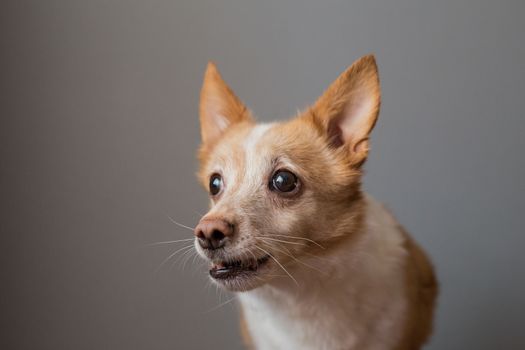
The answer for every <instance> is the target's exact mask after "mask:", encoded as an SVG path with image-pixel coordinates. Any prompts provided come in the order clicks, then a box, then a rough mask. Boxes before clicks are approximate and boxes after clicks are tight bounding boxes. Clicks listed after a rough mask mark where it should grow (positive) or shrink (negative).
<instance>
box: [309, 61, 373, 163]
mask: <svg viewBox="0 0 525 350" xmlns="http://www.w3.org/2000/svg"><path fill="white" fill-rule="evenodd" d="M380 95H381V92H380V88H379V78H378V74H377V65H376V62H375V58H374V56H372V55H369V56H364V57H362V58H360V59H359V60H357V61H355V62H354V63H353V64H352V66H350V67H349V68H348V69H347V70H346V71H345V72H344V73H343V74H341V75H340V76H339V78H337V80H336V81H334V82H333V83H332V85H330V87H329V88H328V89H327V90H326V91H325V92H324V94H323V95H322V96H321V97H320V98H319V99H318V100H317V102H316V103H315V104H314V106H313V107H312V109H311V111H312V114H313V118H314V121H315V122H316V124H317V125H320V126H321V128H322V129H323V131H324V132H326V135H327V137H328V140H329V142H330V144H331V145H332V146H333V147H336V148H339V147H346V148H347V150H348V151H349V152H350V156H351V158H352V163H357V164H361V163H362V162H364V160H366V157H367V154H368V137H369V134H370V132H371V131H372V128H373V127H374V124H375V122H376V120H377V116H378V114H379V104H380Z"/></svg>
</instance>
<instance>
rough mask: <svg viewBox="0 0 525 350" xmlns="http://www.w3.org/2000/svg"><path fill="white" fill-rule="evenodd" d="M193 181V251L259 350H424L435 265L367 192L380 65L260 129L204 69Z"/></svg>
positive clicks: (355, 69)
mask: <svg viewBox="0 0 525 350" xmlns="http://www.w3.org/2000/svg"><path fill="white" fill-rule="evenodd" d="M200 98H201V100H200V107H199V113H200V125H201V137H202V143H201V146H200V149H199V152H198V157H199V161H200V168H199V172H198V177H199V179H200V181H201V182H202V184H203V185H204V187H205V188H206V190H207V191H208V192H209V195H210V201H211V206H210V207H211V209H210V210H209V212H207V213H206V214H205V215H204V216H203V217H202V218H201V220H200V222H199V223H198V225H197V226H196V227H195V232H194V233H195V236H196V237H195V247H196V250H197V251H198V253H199V254H200V255H201V256H202V257H203V258H204V259H206V260H207V261H209V263H210V270H209V275H210V277H211V280H212V281H213V282H214V283H216V284H218V285H219V286H221V287H222V288H225V289H227V290H229V291H232V292H235V293H236V294H237V295H238V299H239V301H240V306H241V330H242V332H241V333H242V335H243V338H244V340H245V343H246V345H247V347H248V348H252V349H263V350H264V349H286V350H295V349H299V350H305V349H316V350H319V349H345V350H348V349H359V350H363V349H389V350H390V349H395V350H407V349H408V350H411V349H420V348H421V347H422V346H423V345H424V343H425V342H426V341H427V340H428V338H429V336H430V334H431V331H432V323H433V321H432V320H433V312H434V306H435V300H436V297H437V290H438V288H437V282H436V278H435V274H434V271H433V267H432V264H431V263H430V261H429V259H428V258H427V256H426V255H425V253H424V252H423V250H422V249H421V248H420V247H419V246H418V245H417V244H416V243H415V241H414V240H413V239H412V238H410V237H409V235H408V234H407V233H406V231H405V230H404V229H403V228H402V227H401V226H400V225H399V224H398V223H397V221H396V220H395V219H394V217H393V216H392V215H391V214H390V212H389V211H388V210H387V209H385V207H383V206H382V205H381V204H380V203H378V202H377V201H375V200H374V199H373V198H372V197H370V196H369V195H367V194H365V193H364V192H363V190H362V189H361V187H362V186H361V178H362V174H363V165H364V163H365V161H366V159H367V155H368V151H369V137H370V133H371V131H372V129H373V127H374V125H375V123H376V120H377V118H378V114H379V107H380V86H379V78H378V71H377V66H376V61H375V58H374V57H373V56H372V55H369V56H364V57H362V58H360V59H359V60H357V61H356V62H354V63H353V64H352V65H351V66H350V67H349V68H348V69H347V70H346V71H345V72H343V73H342V74H341V75H340V76H339V77H338V78H337V79H336V80H335V81H334V82H333V83H332V84H331V85H330V86H329V88H328V89H327V90H326V91H325V92H324V93H323V94H322V95H321V97H320V98H319V99H318V100H317V101H316V102H315V103H314V104H313V105H311V106H310V107H309V108H307V109H306V110H305V111H304V112H300V113H299V114H298V115H297V116H296V117H294V118H293V119H291V120H289V121H285V122H275V123H266V124H257V123H256V122H255V121H254V118H253V116H252V113H251V111H250V110H249V109H248V108H247V107H246V106H245V105H244V104H243V103H242V102H241V101H240V100H239V98H238V97H237V96H236V95H235V94H234V92H233V91H232V90H231V89H230V88H229V87H228V85H227V84H226V83H225V82H224V80H223V79H222V77H221V75H220V73H219V72H218V70H217V68H216V66H215V65H214V64H213V63H209V64H208V66H207V69H206V72H205V76H204V83H203V87H202V90H201V97H200Z"/></svg>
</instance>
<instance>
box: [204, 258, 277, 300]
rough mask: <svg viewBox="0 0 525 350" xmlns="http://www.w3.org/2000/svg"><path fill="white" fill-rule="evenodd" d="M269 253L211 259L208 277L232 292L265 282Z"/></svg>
mask: <svg viewBox="0 0 525 350" xmlns="http://www.w3.org/2000/svg"><path fill="white" fill-rule="evenodd" d="M270 265H271V261H270V256H269V255H264V256H261V257H243V258H237V259H236V258H232V259H225V260H213V261H212V262H211V264H210V270H209V274H210V278H211V279H212V281H213V282H215V283H217V284H218V285H220V286H221V287H223V288H225V289H227V290H229V291H232V292H244V291H248V290H252V289H254V288H257V287H259V286H261V285H263V284H264V283H265V280H266V278H265V275H266V274H267V273H268V271H269V270H270V269H271V267H270Z"/></svg>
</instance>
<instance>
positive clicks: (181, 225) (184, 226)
mask: <svg viewBox="0 0 525 350" xmlns="http://www.w3.org/2000/svg"><path fill="white" fill-rule="evenodd" d="M166 216H167V217H168V219H170V221H171V222H173V223H174V224H175V225H177V226H179V227H182V228H185V229H188V230H190V231H192V232H193V231H195V227H190V226H186V225H183V224H181V223H180V222H177V221H175V220H173V218H172V217H171V216H169V215H167V214H166Z"/></svg>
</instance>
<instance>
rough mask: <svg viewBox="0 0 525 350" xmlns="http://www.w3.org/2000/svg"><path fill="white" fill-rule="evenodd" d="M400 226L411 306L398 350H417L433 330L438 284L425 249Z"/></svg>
mask: <svg viewBox="0 0 525 350" xmlns="http://www.w3.org/2000/svg"><path fill="white" fill-rule="evenodd" d="M400 229H401V230H402V231H403V233H404V235H405V238H406V240H405V248H406V250H407V252H408V257H407V262H406V265H405V283H406V290H407V298H408V300H410V307H409V309H408V310H409V311H408V317H407V320H406V323H405V331H404V334H403V338H402V340H401V342H400V344H399V346H398V347H396V350H417V349H420V348H421V346H423V344H424V343H425V342H426V340H427V339H428V337H429V336H430V334H431V333H432V324H433V313H434V307H435V303H436V297H437V294H438V285H437V281H436V277H435V275H434V269H433V267H432V264H431V263H430V261H429V260H428V258H427V256H426V255H425V253H424V252H423V250H422V249H421V248H420V247H419V245H418V244H417V243H416V242H415V241H414V240H413V239H411V238H410V236H409V235H408V233H407V232H406V231H405V230H404V229H403V228H400Z"/></svg>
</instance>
